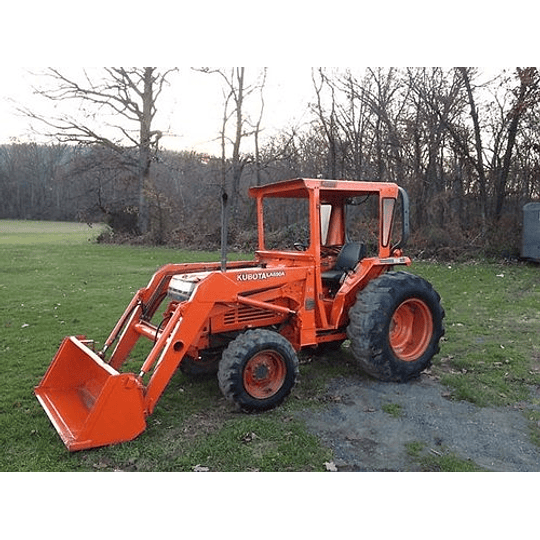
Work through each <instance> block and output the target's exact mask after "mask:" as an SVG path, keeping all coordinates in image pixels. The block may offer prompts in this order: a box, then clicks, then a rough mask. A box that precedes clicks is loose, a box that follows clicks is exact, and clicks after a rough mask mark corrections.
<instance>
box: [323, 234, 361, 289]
mask: <svg viewBox="0 0 540 540" xmlns="http://www.w3.org/2000/svg"><path fill="white" fill-rule="evenodd" d="M366 253H367V250H366V246H365V244H361V243H360V242H351V243H349V244H345V245H344V246H343V247H342V248H341V251H340V252H339V255H338V256H337V259H336V264H335V266H334V268H333V269H332V270H328V271H326V272H323V273H322V274H321V275H322V278H323V281H325V282H327V283H328V284H330V285H339V284H340V283H341V280H342V279H343V277H344V276H345V274H346V273H347V272H352V271H353V270H354V268H355V266H356V265H357V264H358V263H359V262H360V260H361V259H363V258H364V257H365V256H366Z"/></svg>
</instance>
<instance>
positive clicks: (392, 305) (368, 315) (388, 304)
mask: <svg viewBox="0 0 540 540" xmlns="http://www.w3.org/2000/svg"><path fill="white" fill-rule="evenodd" d="M443 318H444V310H443V308H442V307H441V304H440V296H439V295H438V294H437V292H436V291H435V290H434V289H433V287H432V286H431V285H430V284H429V283H428V282H427V281H426V280H424V279H422V278H420V277H418V276H415V275H413V274H408V273H406V272H388V273H386V274H383V275H382V276H381V277H379V278H377V279H375V280H373V281H372V282H371V283H369V284H368V285H367V286H366V287H365V289H364V290H362V291H360V292H359V293H358V296H357V300H356V304H355V305H354V306H353V307H352V308H351V310H350V312H349V320H350V323H349V327H348V329H347V334H348V336H349V339H350V340H351V350H352V353H353V355H354V357H355V359H356V360H357V362H358V363H359V364H360V367H362V369H363V370H364V371H366V372H367V373H369V374H370V375H372V376H374V377H376V378H377V379H380V380H384V381H396V382H405V381H408V380H410V379H412V378H415V377H418V376H419V375H420V373H421V372H422V371H423V370H424V369H426V368H428V367H429V366H430V365H431V359H432V358H433V356H434V355H435V354H437V353H438V352H439V340H440V338H441V337H442V336H443V335H444V327H443Z"/></svg>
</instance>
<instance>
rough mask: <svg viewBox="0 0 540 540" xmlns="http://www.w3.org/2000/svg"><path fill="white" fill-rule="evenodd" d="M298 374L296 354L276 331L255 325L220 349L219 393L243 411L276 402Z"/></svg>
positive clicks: (291, 385)
mask: <svg viewBox="0 0 540 540" xmlns="http://www.w3.org/2000/svg"><path fill="white" fill-rule="evenodd" d="M297 376H298V357H297V356H296V352H295V350H294V349H293V347H292V345H291V344H290V343H289V341H288V340H287V339H286V338H284V337H283V336H282V335H281V334H278V333H277V332H272V331H270V330H265V329H258V330H248V331H247V332H245V333H244V334H240V335H239V336H238V337H237V338H236V339H235V340H234V341H232V342H231V343H230V344H229V346H228V347H227V348H226V349H225V351H224V352H223V356H222V358H221V362H220V364H219V370H218V382H219V387H220V389H221V391H222V393H223V395H224V396H225V397H226V398H227V399H228V400H229V401H232V402H234V403H236V404H237V405H238V407H239V408H240V409H242V410H244V411H247V412H251V411H266V410H268V409H272V408H274V407H277V406H278V405H280V404H281V403H282V402H283V400H284V399H285V398H286V397H287V396H288V395H289V393H290V392H291V390H292V388H293V386H294V384H295V382H296V377H297Z"/></svg>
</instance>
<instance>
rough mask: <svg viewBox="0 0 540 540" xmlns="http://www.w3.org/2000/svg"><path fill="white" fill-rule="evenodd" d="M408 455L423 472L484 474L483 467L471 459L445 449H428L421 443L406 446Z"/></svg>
mask: <svg viewBox="0 0 540 540" xmlns="http://www.w3.org/2000/svg"><path fill="white" fill-rule="evenodd" d="M405 446H406V450H407V454H408V455H409V456H410V457H411V459H412V460H413V461H415V462H417V463H418V464H419V466H420V470H421V471H422V472H482V471H485V469H483V468H482V467H480V466H479V465H477V464H476V463H474V461H472V460H470V459H462V458H460V457H458V456H456V455H455V454H454V453H453V452H449V451H448V450H446V449H444V448H438V449H437V450H435V449H434V448H427V447H426V445H425V444H424V443H423V442H421V441H412V442H410V443H408V444H406V445H405Z"/></svg>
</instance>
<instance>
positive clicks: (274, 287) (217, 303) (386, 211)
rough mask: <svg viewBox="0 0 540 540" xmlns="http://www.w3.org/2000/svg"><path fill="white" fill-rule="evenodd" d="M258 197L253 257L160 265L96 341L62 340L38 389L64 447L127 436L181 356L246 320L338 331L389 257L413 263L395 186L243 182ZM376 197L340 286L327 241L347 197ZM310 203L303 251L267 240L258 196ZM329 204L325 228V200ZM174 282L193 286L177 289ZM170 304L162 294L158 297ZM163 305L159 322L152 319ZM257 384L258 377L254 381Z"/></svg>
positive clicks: (309, 339)
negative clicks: (372, 216) (330, 274)
mask: <svg viewBox="0 0 540 540" xmlns="http://www.w3.org/2000/svg"><path fill="white" fill-rule="evenodd" d="M250 195H251V196H252V197H254V198H255V200H256V203H257V216H258V243H259V249H258V250H257V251H256V252H255V257H254V260H253V261H249V262H245V261H238V262H228V263H227V264H226V268H225V269H222V268H221V266H220V263H218V262H216V263H188V264H167V265H165V266H163V267H162V268H160V269H159V270H158V271H157V272H156V273H155V274H154V275H153V276H152V278H151V280H150V282H149V283H148V285H147V286H146V287H144V288H142V289H140V290H138V291H137V292H136V293H135V295H134V297H133V298H132V300H131V302H130V303H129V305H128V306H127V308H126V310H125V311H124V313H123V315H122V316H121V317H120V319H119V321H118V323H117V324H116V326H115V327H114V328H113V330H112V332H111V333H110V335H109V337H108V338H107V340H106V341H105V343H104V346H103V348H102V349H101V350H100V351H98V352H96V351H94V347H93V343H92V341H91V340H87V339H86V337H84V336H69V337H66V338H65V339H64V340H63V342H62V344H61V346H60V348H59V350H58V352H57V354H56V356H55V357H54V359H53V361H52V363H51V365H50V366H49V368H48V370H47V372H46V373H45V375H44V377H43V379H42V380H41V382H40V384H39V385H38V386H37V387H36V388H35V394H36V396H37V398H38V400H39V402H40V403H41V405H42V407H43V408H44V410H45V411H46V413H47V415H48V417H49V419H50V420H51V422H52V424H53V425H54V427H55V428H56V430H57V432H58V433H59V435H60V437H61V439H62V441H63V442H64V444H65V445H66V447H67V448H68V449H69V450H70V451H74V450H82V449H87V448H93V447H98V446H104V445H109V444H114V443H119V442H122V441H128V440H131V439H134V438H135V437H137V436H138V435H139V434H141V433H142V432H143V431H144V429H145V427H146V418H147V417H148V416H149V415H150V414H152V412H153V411H154V409H155V407H156V405H157V403H158V400H159V398H160V396H161V395H162V393H163V392H164V390H165V388H166V386H167V384H168V383H169V381H170V379H171V377H172V376H173V374H174V373H175V371H176V370H177V369H178V368H179V366H180V365H181V363H182V362H183V361H186V358H188V357H189V358H190V359H198V358H200V357H201V354H202V353H204V352H205V351H221V350H223V347H224V346H225V345H226V344H227V343H228V342H229V341H230V339H231V336H236V335H238V334H240V333H242V332H244V331H246V330H247V329H254V328H272V329H275V330H276V331H277V332H278V333H279V334H281V336H283V337H285V338H286V339H287V340H288V341H289V342H290V344H291V345H292V347H293V348H294V350H295V351H299V350H300V349H303V348H306V347H316V346H318V345H321V344H323V343H327V342H333V341H342V340H344V339H346V337H347V335H346V326H347V324H348V311H349V308H350V306H351V305H352V304H353V303H354V300H355V298H356V293H357V292H358V290H360V289H362V288H363V287H365V286H366V284H367V283H369V282H370V281H371V280H373V279H374V278H376V277H378V276H379V275H381V274H382V273H384V272H386V271H387V270H388V269H390V268H392V267H393V266H394V265H409V264H410V263H411V261H410V259H409V258H408V257H405V256H403V254H402V251H401V246H402V245H403V244H404V242H405V240H406V238H407V235H408V199H407V196H406V193H405V192H404V191H403V190H402V189H401V188H400V187H398V186H397V185H396V184H392V183H375V182H373V183H372V182H369V183H367V182H351V181H344V180H314V179H295V180H289V181H285V182H279V183H275V184H269V185H266V186H261V187H253V188H251V189H250ZM363 195H377V196H378V200H379V221H380V223H379V231H380V234H379V246H378V253H377V254H376V256H371V257H364V258H362V259H361V260H360V261H359V263H358V264H357V265H356V266H355V268H354V269H353V270H351V271H349V272H348V273H346V274H345V275H344V278H343V280H342V282H341V283H340V284H339V288H338V290H337V291H336V290H332V289H331V287H330V286H329V285H328V284H327V283H325V279H324V273H325V272H326V271H328V270H331V269H332V268H333V266H334V265H335V264H336V251H335V250H332V249H330V246H343V245H344V244H345V243H346V240H347V239H346V232H345V205H346V202H347V199H348V198H351V197H359V196H363ZM267 197H278V198H304V199H307V200H308V204H309V216H310V244H309V246H307V247H306V248H305V250H304V251H296V250H291V251H286V250H281V251H273V250H268V249H266V247H265V228H264V215H263V201H264V199H265V198H267ZM399 200H401V201H402V204H401V209H402V219H401V221H402V231H401V239H400V241H399V242H398V243H397V244H396V245H392V244H391V236H392V228H393V223H394V215H395V214H396V209H397V207H398V202H399ZM323 204H324V205H330V206H331V212H330V215H329V220H328V230H327V233H326V235H325V238H324V239H323V238H322V233H321V205H323ZM176 279H180V280H181V282H182V283H188V284H189V286H190V287H191V290H188V291H182V292H180V293H179V294H177V295H175V294H174V290H173V289H174V288H173V282H175V280H176ZM165 301H166V302H165ZM162 305H166V308H165V312H164V314H163V318H162V321H161V323H160V324H156V323H155V322H154V321H153V319H154V316H155V315H156V313H157V312H158V310H159V308H160V306H162ZM140 338H146V339H148V340H150V341H151V342H152V343H153V346H152V348H151V350H150V353H149V354H148V356H147V357H146V359H145V360H144V362H143V364H142V366H141V368H140V371H139V372H138V373H131V372H122V367H123V366H124V364H125V362H126V360H127V359H128V358H129V355H130V353H131V352H132V350H133V348H134V347H135V345H136V344H137V342H138V341H139V339H140ZM254 384H256V383H254Z"/></svg>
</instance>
